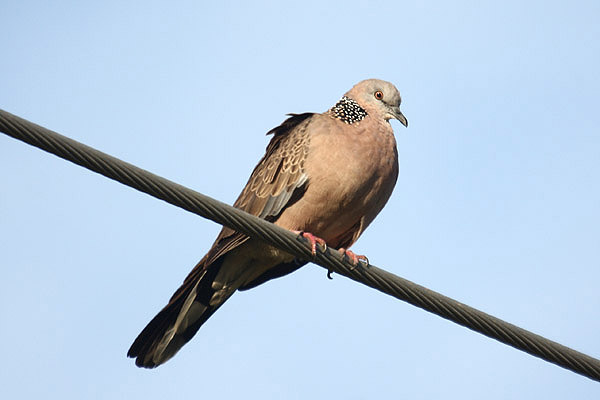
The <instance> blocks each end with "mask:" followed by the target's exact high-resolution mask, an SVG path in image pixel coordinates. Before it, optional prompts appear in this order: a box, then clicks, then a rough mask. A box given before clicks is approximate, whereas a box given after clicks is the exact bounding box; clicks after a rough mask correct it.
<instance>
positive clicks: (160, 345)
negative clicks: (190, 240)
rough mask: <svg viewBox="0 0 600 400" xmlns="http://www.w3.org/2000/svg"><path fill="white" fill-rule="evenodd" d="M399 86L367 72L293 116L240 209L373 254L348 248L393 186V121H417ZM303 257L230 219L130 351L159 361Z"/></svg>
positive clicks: (277, 134)
mask: <svg viewBox="0 0 600 400" xmlns="http://www.w3.org/2000/svg"><path fill="white" fill-rule="evenodd" d="M400 103H401V97H400V93H399V92H398V90H397V89H396V87H395V86H394V85H393V84H391V83H389V82H386V81H382V80H378V79H367V80H363V81H361V82H359V83H357V84H356V85H354V86H353V87H352V88H351V89H350V90H349V91H348V92H347V93H345V94H344V95H343V96H342V97H341V99H340V100H339V101H337V102H336V103H335V104H334V105H333V107H331V108H330V109H328V110H327V111H325V112H323V113H302V114H288V118H287V119H285V121H284V122H283V123H282V124H281V125H279V126H277V127H276V128H273V129H271V130H270V131H269V132H267V135H272V138H271V140H270V142H269V144H268V145H267V148H266V152H265V155H264V156H263V157H262V159H261V160H260V161H259V163H258V165H257V166H256V167H255V168H254V170H253V171H252V174H251V175H250V178H249V180H248V183H247V184H246V186H245V187H244V189H243V190H242V192H241V194H240V195H239V197H238V199H237V200H236V201H235V203H234V207H237V208H239V209H242V210H244V211H246V212H248V213H250V214H253V215H255V216H258V217H259V218H262V219H265V220H267V221H270V222H272V223H274V224H276V225H279V226H281V227H283V228H286V229H288V230H291V231H294V232H296V233H298V234H299V235H302V236H304V237H305V238H307V239H308V240H309V241H310V242H311V244H312V249H313V254H314V252H315V249H316V245H317V244H319V245H321V246H325V245H326V246H329V247H330V248H336V249H339V251H340V252H341V253H342V254H343V255H344V256H347V257H349V259H350V260H351V262H352V263H353V264H355V265H356V264H357V262H359V260H364V259H366V257H364V256H357V255H356V254H354V253H353V252H352V251H351V250H349V249H348V248H349V247H350V246H351V245H352V244H353V243H354V242H355V241H356V240H357V239H358V238H359V236H360V235H361V234H362V233H363V232H364V230H365V229H366V228H367V226H368V225H369V224H370V223H371V222H372V221H373V219H374V218H375V216H376V215H377V214H378V213H379V212H380V211H381V210H382V208H383V207H384V205H385V204H386V202H387V201H388V199H389V198H390V196H391V194H392V190H393V189H394V186H395V184H396V180H397V178H398V151H397V147H396V140H395V137H394V132H393V129H392V126H391V124H390V120H391V119H396V120H398V121H400V123H402V124H403V125H404V126H406V127H408V121H407V119H406V117H405V116H404V115H403V114H402V112H401V111H400ZM307 262H308V261H307V260H300V259H297V258H295V257H294V256H292V255H290V254H289V253H286V252H285V251H283V250H280V249H277V248H275V247H273V246H271V245H268V244H266V243H264V242H261V241H259V240H256V239H253V238H251V237H249V236H247V235H244V234H242V233H239V232H236V231H234V230H232V229H230V228H228V227H223V229H222V230H221V232H220V233H219V235H218V236H217V238H216V240H215V242H214V244H213V245H212V247H211V248H210V249H209V250H208V252H207V253H206V255H205V256H204V257H203V258H202V259H201V260H200V261H199V262H198V264H197V265H196V266H195V267H194V268H193V270H192V271H191V272H190V273H189V275H188V276H187V277H186V278H185V280H184V282H183V284H182V285H181V287H179V289H177V291H176V292H175V293H174V294H173V296H172V297H171V299H170V301H169V303H168V304H167V305H166V306H165V307H164V308H163V309H162V310H161V311H160V312H159V313H158V314H157V315H156V316H155V317H154V318H153V319H152V320H151V321H150V322H149V323H148V325H147V326H146V327H145V328H144V329H143V330H142V332H141V333H140V334H139V335H138V336H137V338H136V339H135V341H134V342H133V344H132V345H131V347H130V349H129V351H128V353H127V355H128V357H131V358H135V364H136V365H137V366H138V367H144V368H155V367H157V366H159V365H161V364H163V363H165V362H166V361H167V360H169V359H170V358H171V357H173V356H174V355H175V354H176V353H177V352H178V351H179V350H180V349H181V347H183V346H184V345H185V344H186V343H187V342H188V341H189V340H191V339H192V337H193V336H194V335H195V334H196V332H197V331H198V330H199V329H200V326H202V324H204V323H205V322H206V321H207V320H208V318H210V316H211V315H212V314H213V313H214V312H215V311H217V310H218V309H219V307H220V306H221V305H223V303H224V302H225V301H226V300H227V299H229V297H230V296H231V295H233V293H234V292H235V291H237V290H240V291H242V290H248V289H251V288H254V287H256V286H258V285H260V284H262V283H265V282H267V281H269V280H271V279H274V278H278V277H281V276H284V275H287V274H289V273H291V272H293V271H295V270H297V269H298V268H300V267H301V266H303V265H305V264H306V263H307Z"/></svg>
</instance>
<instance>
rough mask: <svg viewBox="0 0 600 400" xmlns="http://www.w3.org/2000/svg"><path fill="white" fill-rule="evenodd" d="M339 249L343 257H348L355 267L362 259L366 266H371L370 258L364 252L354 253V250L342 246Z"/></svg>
mask: <svg viewBox="0 0 600 400" xmlns="http://www.w3.org/2000/svg"><path fill="white" fill-rule="evenodd" d="M338 251H339V252H340V253H341V255H342V257H348V258H349V259H350V262H351V263H352V265H353V266H354V267H356V266H357V265H358V264H359V262H361V261H362V262H363V263H364V264H365V266H367V267H368V266H369V259H368V258H367V256H363V255H362V254H360V255H357V254H354V252H353V251H352V250H348V249H345V248H343V247H341V248H340V249H339V250H338Z"/></svg>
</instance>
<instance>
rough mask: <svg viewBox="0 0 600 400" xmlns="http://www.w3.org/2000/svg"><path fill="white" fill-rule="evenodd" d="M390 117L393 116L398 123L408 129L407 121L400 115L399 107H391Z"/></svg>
mask: <svg viewBox="0 0 600 400" xmlns="http://www.w3.org/2000/svg"><path fill="white" fill-rule="evenodd" d="M392 115H393V116H394V118H396V119H397V120H398V121H400V123H401V124H402V125H404V126H405V127H407V128H408V120H407V119H406V117H405V116H404V114H402V111H400V107H393V108H392Z"/></svg>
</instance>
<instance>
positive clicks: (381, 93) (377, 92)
mask: <svg viewBox="0 0 600 400" xmlns="http://www.w3.org/2000/svg"><path fill="white" fill-rule="evenodd" d="M374 96H375V98H376V99H377V100H382V99H383V92H382V91H381V90H378V91H376V92H375V95H374Z"/></svg>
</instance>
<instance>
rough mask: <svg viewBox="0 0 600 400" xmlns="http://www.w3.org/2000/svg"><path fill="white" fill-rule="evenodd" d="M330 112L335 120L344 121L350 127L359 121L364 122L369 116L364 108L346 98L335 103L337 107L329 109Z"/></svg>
mask: <svg viewBox="0 0 600 400" xmlns="http://www.w3.org/2000/svg"><path fill="white" fill-rule="evenodd" d="M329 112H330V113H331V115H333V117H334V118H337V119H339V120H342V121H343V122H345V123H347V124H349V125H352V124H353V123H355V122H358V121H362V120H363V119H364V118H365V117H366V116H367V115H369V114H367V112H366V111H365V109H364V108H362V107H361V106H359V105H358V103H357V102H356V101H354V100H352V99H351V98H349V97H346V96H344V97H342V98H341V99H340V101H338V102H337V103H335V105H334V106H333V107H331V108H330V109H329Z"/></svg>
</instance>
